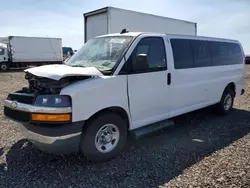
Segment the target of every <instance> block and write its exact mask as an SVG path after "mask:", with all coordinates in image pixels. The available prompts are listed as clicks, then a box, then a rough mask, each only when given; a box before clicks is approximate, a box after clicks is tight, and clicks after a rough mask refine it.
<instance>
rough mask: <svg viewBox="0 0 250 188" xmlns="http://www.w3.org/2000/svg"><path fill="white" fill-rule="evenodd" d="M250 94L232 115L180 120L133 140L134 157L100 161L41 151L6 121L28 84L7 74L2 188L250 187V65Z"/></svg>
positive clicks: (2, 84) (0, 138)
mask: <svg viewBox="0 0 250 188" xmlns="http://www.w3.org/2000/svg"><path fill="white" fill-rule="evenodd" d="M247 69H248V70H247V75H246V78H247V80H246V93H245V95H244V96H241V97H239V98H238V99H237V100H236V101H235V108H234V110H233V111H232V113H231V114H230V115H228V116H225V117H220V116H216V115H214V113H212V111H213V109H212V108H206V109H203V110H199V111H196V112H192V113H189V114H186V115H183V116H180V117H178V118H177V119H176V122H177V123H176V126H174V127H169V128H167V129H165V130H163V131H161V132H158V133H154V134H152V135H150V136H147V137H144V138H142V139H139V140H136V141H131V142H130V143H129V144H128V147H127V149H126V152H123V153H122V154H121V155H120V156H118V157H117V158H115V159H114V160H111V161H109V162H106V163H101V164H93V163H89V162H88V161H86V160H85V158H84V157H83V156H82V155H66V156H54V155H51V154H46V153H43V152H41V151H39V150H37V149H36V148H34V147H33V146H32V145H31V144H30V143H28V142H27V141H26V140H25V139H24V138H23V137H22V135H21V133H20V130H19V126H18V124H16V123H14V122H12V121H9V120H6V119H4V117H3V99H4V98H5V97H6V95H7V94H8V93H9V92H11V91H15V90H17V89H19V88H21V87H23V86H25V84H26V82H25V80H24V74H23V73H22V72H8V73H0V187H158V186H160V187H250V155H249V154H250V123H249V122H250V112H249V111H250V99H249V97H250V85H249V84H250V66H249V67H248V68H247Z"/></svg>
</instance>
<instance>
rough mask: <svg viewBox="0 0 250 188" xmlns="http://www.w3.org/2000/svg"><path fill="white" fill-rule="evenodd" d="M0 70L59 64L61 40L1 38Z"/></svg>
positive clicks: (19, 37)
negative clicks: (3, 45)
mask: <svg viewBox="0 0 250 188" xmlns="http://www.w3.org/2000/svg"><path fill="white" fill-rule="evenodd" d="M0 42H1V43H4V44H5V45H6V46H5V47H1V46H0V70H2V71H5V70H7V69H8V68H14V67H26V66H29V65H33V66H38V65H46V64H61V63H62V61H63V59H62V39H60V38H42V37H22V36H9V37H1V38H0Z"/></svg>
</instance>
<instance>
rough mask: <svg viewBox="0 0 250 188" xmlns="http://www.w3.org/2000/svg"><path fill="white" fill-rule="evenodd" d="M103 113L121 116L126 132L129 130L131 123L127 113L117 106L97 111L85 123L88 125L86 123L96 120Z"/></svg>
mask: <svg viewBox="0 0 250 188" xmlns="http://www.w3.org/2000/svg"><path fill="white" fill-rule="evenodd" d="M105 112H110V113H115V114H117V115H119V116H121V117H122V119H123V120H124V121H125V123H126V125H127V130H129V129H130V128H131V121H130V116H129V114H128V112H127V111H126V110H125V109H124V108H122V107H119V106H111V107H106V108H104V109H101V110H99V111H97V112H96V113H94V114H93V115H92V116H90V118H89V119H87V120H86V123H88V121H90V120H92V119H94V118H96V117H97V116H98V115H100V114H102V113H105ZM85 127H86V126H83V130H84V128H85Z"/></svg>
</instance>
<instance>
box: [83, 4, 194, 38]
mask: <svg viewBox="0 0 250 188" xmlns="http://www.w3.org/2000/svg"><path fill="white" fill-rule="evenodd" d="M83 16H84V40H85V42H86V41H88V40H89V39H91V38H93V37H96V36H100V35H105V34H110V33H120V32H121V30H122V29H124V28H126V29H127V30H128V31H130V32H133V31H135V32H137V31H140V32H157V33H167V34H178V35H197V24H196V23H193V22H189V21H184V20H178V19H173V18H167V17H162V16H156V15H151V14H145V13H141V12H135V11H130V10H124V9H120V8H114V7H105V8H102V9H98V10H94V11H91V12H87V13H85V14H84V15H83Z"/></svg>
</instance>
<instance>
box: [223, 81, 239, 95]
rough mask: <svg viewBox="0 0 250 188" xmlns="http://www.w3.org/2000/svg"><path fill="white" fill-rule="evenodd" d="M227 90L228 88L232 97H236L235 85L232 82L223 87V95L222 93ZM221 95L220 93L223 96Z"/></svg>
mask: <svg viewBox="0 0 250 188" xmlns="http://www.w3.org/2000/svg"><path fill="white" fill-rule="evenodd" d="M228 88H230V89H232V90H233V92H234V96H235V95H236V85H235V83H234V82H230V83H229V84H227V86H226V87H225V89H224V91H223V93H224V92H225V91H226V89H228ZM223 93H222V95H223Z"/></svg>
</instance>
